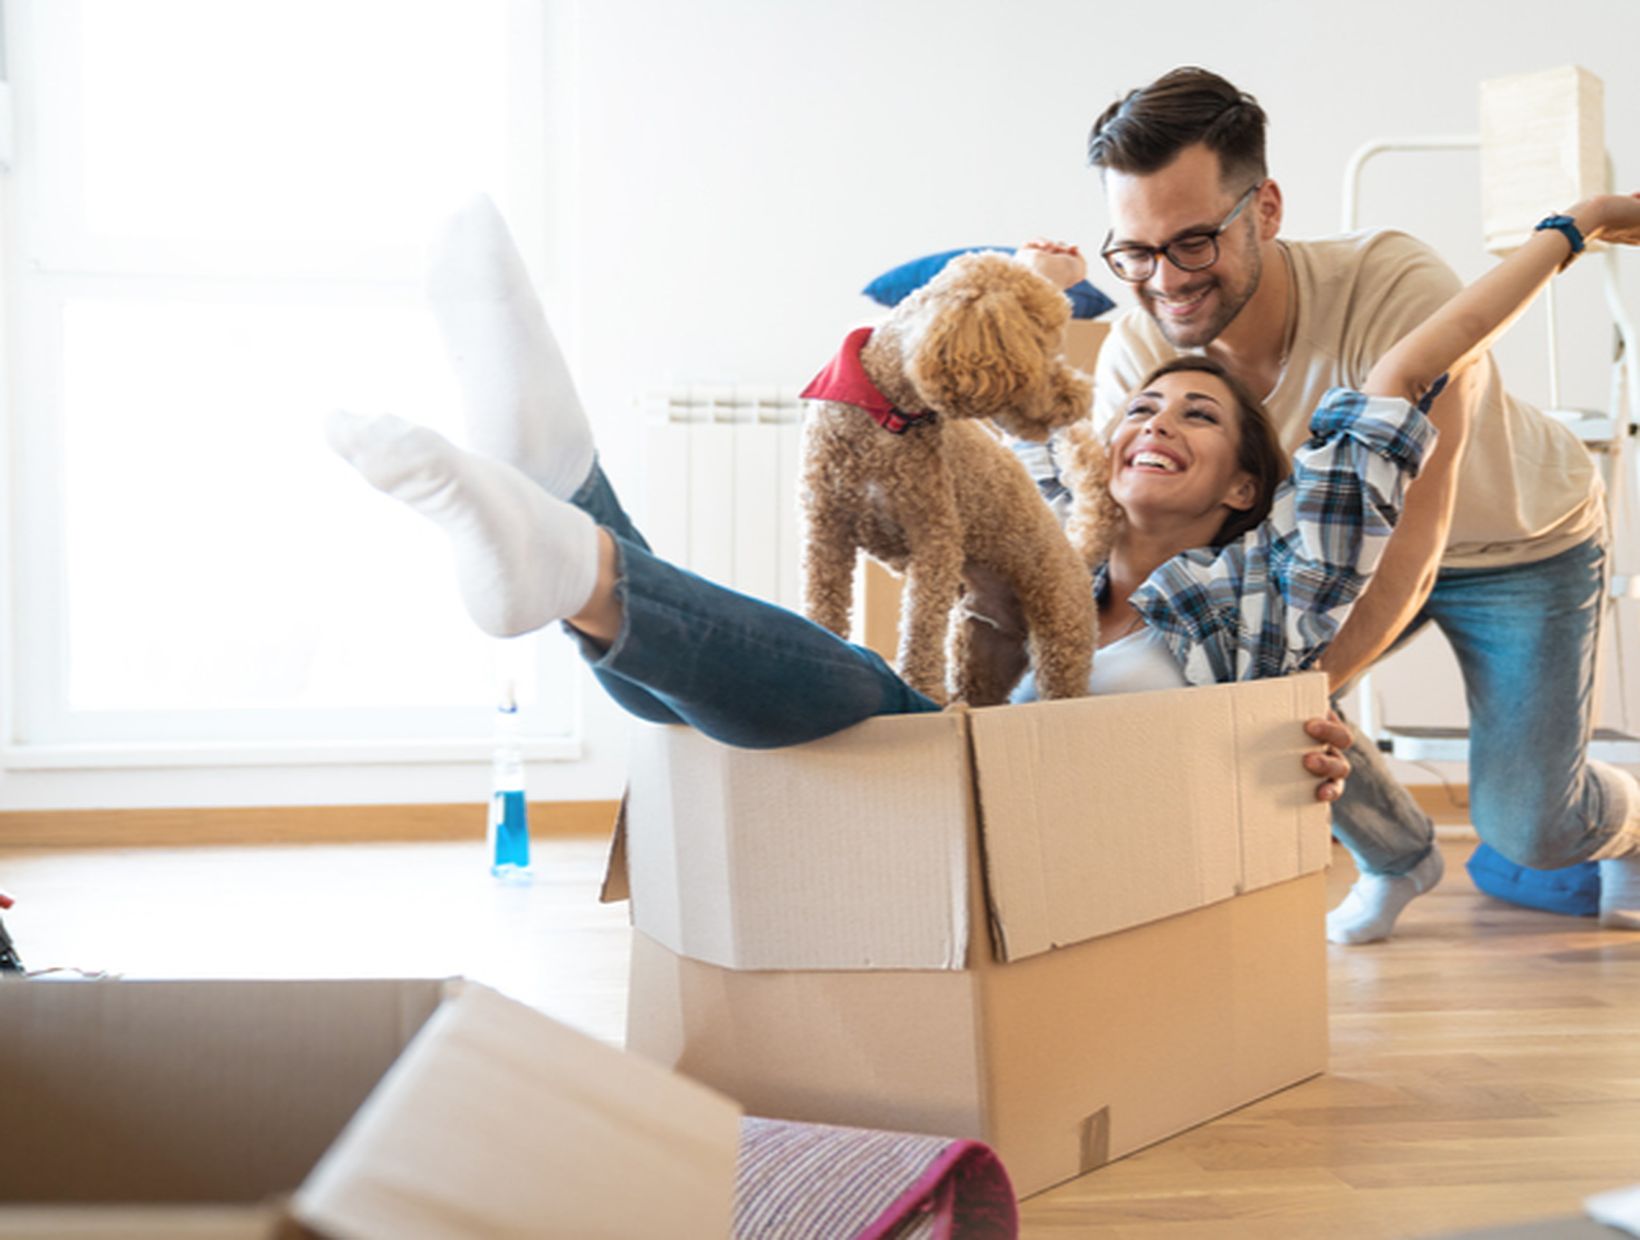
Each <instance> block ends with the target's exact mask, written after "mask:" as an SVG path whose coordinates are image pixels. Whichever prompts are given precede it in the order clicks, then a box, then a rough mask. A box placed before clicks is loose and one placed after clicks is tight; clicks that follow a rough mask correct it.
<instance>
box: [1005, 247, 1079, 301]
mask: <svg viewBox="0 0 1640 1240" xmlns="http://www.w3.org/2000/svg"><path fill="white" fill-rule="evenodd" d="M1015 257H1017V258H1018V259H1019V260H1020V261H1021V262H1023V263H1024V264H1025V265H1026V266H1028V267H1030V268H1031V269H1032V270H1033V271H1035V272H1036V273H1037V274H1038V275H1040V276H1044V277H1046V278H1047V279H1049V280H1051V281H1053V283H1054V284H1056V285H1058V286H1059V287H1060V288H1069V287H1070V286H1071V285H1073V284H1075V283H1077V282H1078V281H1079V280H1085V279H1087V275H1088V262H1087V260H1086V259H1085V258H1083V257H1082V251H1081V250H1079V249H1077V248H1076V247H1075V246H1074V245H1072V244H1070V243H1069V242H1068V241H1050V240H1049V239H1048V238H1047V237H1032V238H1031V239H1030V240H1029V241H1027V242H1026V243H1025V244H1024V245H1022V246H1020V247H1019V249H1018V250H1017V251H1016V253H1015Z"/></svg>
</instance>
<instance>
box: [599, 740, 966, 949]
mask: <svg viewBox="0 0 1640 1240" xmlns="http://www.w3.org/2000/svg"><path fill="white" fill-rule="evenodd" d="M633 745H634V748H633V756H632V762H631V766H630V771H631V786H630V788H629V791H628V797H629V802H628V805H629V812H628V816H627V826H628V831H629V837H628V848H629V854H628V861H629V866H630V874H631V879H632V903H633V909H632V912H633V924H634V925H636V926H637V928H638V929H640V930H642V931H643V932H644V933H645V934H647V935H649V936H650V937H651V938H653V939H655V940H656V941H657V942H659V943H662V944H664V945H665V946H667V947H669V948H671V949H672V950H673V951H675V952H677V953H678V954H680V955H684V956H689V957H692V958H694V959H696V960H704V961H707V962H709V963H712V964H717V965H721V966H723V967H725V968H731V969H959V968H961V967H962V966H963V963H964V960H965V958H966V955H967V941H968V907H967V890H968V832H969V830H970V824H971V822H972V804H971V801H972V791H971V781H970V777H969V764H968V744H967V735H966V721H965V715H964V714H962V713H956V712H948V713H943V714H926V715H898V716H891V717H884V718H878V719H870V720H867V721H866V722H865V723H862V724H859V725H858V726H856V727H853V728H849V729H848V730H846V731H844V732H840V733H838V734H837V735H835V736H830V737H827V738H825V739H824V740H819V741H814V742H811V743H809V744H806V745H795V746H792V747H790V748H787V749H775V750H757V751H754V750H746V749H735V748H732V747H730V746H727V745H721V744H719V743H717V742H716V741H712V740H709V739H708V738H706V737H704V736H701V735H700V734H699V733H697V732H694V731H692V730H690V729H688V728H679V727H667V728H661V727H645V728H640V729H637V730H636V732H635V734H634V738H633Z"/></svg>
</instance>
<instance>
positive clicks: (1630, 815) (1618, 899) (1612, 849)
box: [1589, 758, 1640, 930]
mask: <svg viewBox="0 0 1640 1240" xmlns="http://www.w3.org/2000/svg"><path fill="white" fill-rule="evenodd" d="M1589 769H1590V773H1591V774H1592V775H1594V776H1595V777H1596V778H1598V779H1599V780H1600V782H1601V783H1602V784H1603V785H1604V786H1605V789H1606V795H1607V796H1608V797H1620V798H1621V800H1622V806H1623V810H1624V816H1623V821H1622V822H1621V823H1620V824H1619V826H1618V828H1617V831H1616V832H1615V833H1614V834H1613V835H1612V838H1611V839H1610V840H1608V841H1607V842H1606V843H1605V845H1603V846H1602V847H1601V848H1600V850H1599V851H1598V852H1596V853H1595V857H1596V858H1598V859H1599V861H1600V924H1601V925H1602V926H1605V927H1607V928H1608V929H1612V930H1640V782H1636V780H1635V778H1634V776H1633V775H1631V774H1629V773H1628V772H1627V771H1625V770H1623V769H1622V768H1621V767H1616V766H1610V765H1608V764H1607V763H1604V762H1597V761H1595V760H1594V759H1593V758H1591V759H1589Z"/></svg>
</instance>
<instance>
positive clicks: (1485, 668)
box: [1333, 538, 1624, 875]
mask: <svg viewBox="0 0 1640 1240" xmlns="http://www.w3.org/2000/svg"><path fill="white" fill-rule="evenodd" d="M1606 573H1607V557H1606V550H1605V546H1604V543H1603V541H1602V540H1600V539H1598V538H1596V539H1591V540H1590V541H1588V542H1586V543H1583V544H1581V545H1579V546H1577V547H1573V548H1572V549H1571V550H1569V551H1565V552H1562V553H1561V554H1560V555H1557V556H1553V557H1551V558H1550V559H1547V560H1541V561H1539V562H1537V563H1535V564H1520V565H1514V566H1511V567H1508V568H1498V569H1448V570H1446V571H1444V572H1442V573H1441V574H1440V576H1439V577H1438V578H1437V580H1436V583H1435V588H1434V590H1433V591H1432V592H1431V594H1430V597H1429V601H1428V602H1427V603H1425V604H1424V608H1423V610H1422V611H1421V612H1420V613H1419V614H1418V616H1417V618H1416V619H1414V620H1413V622H1412V624H1411V625H1409V626H1408V628H1407V631H1406V633H1404V634H1403V635H1402V637H1401V638H1400V639H1399V641H1400V642H1404V641H1406V640H1407V639H1408V638H1410V637H1411V636H1412V634H1413V633H1415V632H1416V631H1417V630H1418V629H1419V628H1421V627H1422V626H1423V625H1424V624H1426V623H1428V622H1429V621H1434V622H1435V624H1436V626H1437V627H1438V628H1439V629H1440V630H1441V632H1442V633H1443V634H1445V636H1446V639H1447V641H1448V642H1450V643H1451V645H1452V650H1453V652H1454V653H1455V654H1456V655H1457V658H1458V665H1459V667H1460V669H1461V670H1462V672H1463V679H1464V688H1465V691H1466V694H1467V697H1468V701H1469V795H1470V801H1469V804H1470V820H1471V821H1472V822H1473V823H1474V826H1475V830H1476V831H1477V832H1478V833H1479V834H1480V837H1481V838H1482V839H1483V840H1485V841H1486V842H1487V843H1488V844H1490V845H1491V846H1492V847H1493V848H1495V849H1496V850H1497V851H1498V852H1500V853H1502V854H1503V855H1504V856H1505V857H1507V858H1509V859H1510V860H1511V861H1514V862H1516V863H1518V864H1520V865H1527V866H1534V867H1536V868H1538V869H1558V868H1559V867H1561V866H1567V865H1572V864H1574V863H1576V862H1578V861H1582V860H1584V859H1585V858H1587V857H1588V856H1589V855H1590V854H1591V853H1593V852H1594V851H1595V850H1596V849H1597V848H1599V847H1600V845H1601V844H1602V843H1604V842H1606V840H1608V839H1609V838H1610V837H1611V836H1612V834H1613V833H1614V832H1615V831H1616V830H1617V828H1618V826H1619V825H1620V823H1621V815H1622V813H1623V810H1624V801H1623V797H1622V794H1621V792H1620V791H1618V790H1616V789H1608V788H1607V787H1606V786H1605V785H1604V784H1603V783H1602V781H1601V778H1600V777H1599V776H1598V775H1597V774H1596V772H1594V771H1593V770H1591V769H1590V768H1589V766H1588V764H1587V761H1586V757H1585V755H1586V751H1587V749H1588V744H1589V737H1590V735H1591V733H1592V731H1593V715H1594V703H1593V698H1594V682H1595V661H1596V652H1597V650H1598V647H1599V642H1600V622H1601V617H1602V614H1603V611H1604V606H1605V598H1606ZM1397 644H1399V642H1398V643H1397ZM1349 759H1350V765H1351V767H1352V768H1353V771H1352V773H1351V775H1350V778H1349V782H1348V783H1347V784H1346V785H1345V788H1344V795H1343V797H1342V798H1341V799H1340V800H1339V801H1337V802H1336V803H1335V804H1334V806H1333V834H1334V835H1336V836H1337V837H1338V839H1339V840H1340V842H1342V843H1343V845H1344V846H1345V847H1346V848H1348V849H1349V850H1350V852H1351V853H1352V854H1353V855H1354V857H1355V860H1356V863H1357V864H1358V865H1359V866H1360V867H1361V868H1362V869H1363V870H1365V871H1368V872H1370V873H1375V874H1385V875H1399V874H1405V873H1406V872H1407V871H1408V870H1410V869H1412V868H1413V867H1414V866H1416V865H1417V864H1418V863H1419V862H1420V861H1422V860H1423V859H1424V857H1425V856H1427V855H1428V853H1429V850H1430V848H1431V847H1432V846H1433V843H1434V835H1435V833H1434V827H1433V826H1432V825H1431V823H1430V820H1429V818H1428V816H1427V815H1426V814H1424V812H1423V811H1422V810H1420V809H1419V808H1418V805H1417V803H1416V802H1415V801H1413V799H1412V798H1411V796H1410V795H1408V793H1407V791H1406V789H1405V788H1403V787H1401V785H1400V784H1399V783H1398V782H1397V781H1396V780H1395V779H1394V777H1393V776H1391V775H1390V773H1389V771H1388V768H1387V767H1386V765H1385V760H1384V757H1383V755H1382V754H1380V753H1379V752H1378V750H1377V749H1376V747H1373V746H1371V745H1370V743H1368V744H1365V745H1364V744H1363V743H1362V742H1361V740H1360V738H1359V737H1358V738H1357V740H1356V743H1355V744H1354V745H1353V746H1352V747H1351V749H1350V751H1349Z"/></svg>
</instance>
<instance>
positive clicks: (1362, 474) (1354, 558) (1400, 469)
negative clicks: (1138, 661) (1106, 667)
mask: <svg viewBox="0 0 1640 1240" xmlns="http://www.w3.org/2000/svg"><path fill="white" fill-rule="evenodd" d="M1438 390H1439V389H1437V391H1438ZM1433 395H1434V393H1431V396H1430V397H1426V398H1425V401H1424V403H1425V404H1426V405H1427V404H1428V401H1429V400H1430V399H1431V398H1432V397H1433ZM1435 433H1436V432H1435V428H1434V426H1433V425H1431V424H1430V422H1429V419H1428V418H1426V417H1425V416H1424V415H1423V412H1422V411H1421V410H1420V409H1418V408H1415V407H1414V406H1412V405H1410V404H1408V403H1407V402H1406V401H1404V400H1399V399H1395V398H1393V397H1383V396H1366V395H1363V394H1362V393H1360V392H1354V391H1350V390H1349V389H1347V388H1334V389H1332V390H1331V391H1330V392H1328V393H1327V395H1326V396H1325V397H1324V398H1323V399H1322V401H1321V407H1320V408H1319V409H1317V410H1316V411H1315V414H1314V415H1313V416H1312V417H1311V418H1310V438H1309V440H1308V442H1306V443H1305V444H1304V446H1303V447H1301V448H1300V449H1299V450H1298V451H1297V452H1296V453H1295V454H1294V455H1293V472H1292V474H1291V475H1290V476H1289V477H1288V478H1287V480H1286V481H1285V482H1283V483H1282V484H1281V486H1280V487H1278V488H1277V490H1276V494H1275V500H1274V502H1273V504H1272V505H1271V508H1270V515H1269V517H1268V518H1266V520H1265V521H1264V523H1263V524H1262V525H1260V526H1259V527H1258V528H1257V529H1255V530H1252V531H1249V532H1248V533H1247V534H1245V535H1244V536H1243V537H1242V538H1241V540H1240V541H1238V542H1234V543H1231V544H1229V545H1227V546H1224V547H1202V548H1198V549H1196V550H1193V551H1186V552H1185V553H1184V554H1182V555H1176V556H1174V557H1173V558H1172V559H1171V560H1169V561H1168V562H1167V563H1165V564H1163V565H1162V566H1161V567H1160V568H1158V569H1157V570H1156V571H1155V572H1154V573H1152V574H1151V575H1150V576H1149V577H1148V578H1146V580H1145V582H1144V584H1143V585H1141V586H1140V587H1139V588H1138V589H1137V590H1135V591H1134V592H1133V598H1132V603H1133V607H1134V609H1135V610H1137V611H1138V612H1139V613H1140V615H1142V616H1143V617H1144V620H1145V623H1147V624H1149V625H1150V626H1151V627H1152V628H1154V629H1156V630H1157V631H1158V632H1160V633H1161V635H1162V638H1163V640H1164V641H1165V642H1166V643H1167V646H1168V649H1169V650H1171V651H1172V652H1173V657H1174V658H1176V659H1177V660H1178V661H1179V666H1180V667H1182V668H1183V669H1184V676H1185V680H1186V681H1188V682H1189V683H1190V684H1193V685H1210V684H1222V683H1224V682H1226V681H1232V680H1259V679H1263V678H1265V677H1270V676H1285V675H1287V674H1288V673H1289V672H1296V671H1301V670H1302V669H1304V668H1307V667H1309V666H1310V665H1311V664H1312V663H1314V662H1315V661H1316V660H1317V659H1318V658H1320V657H1321V653H1322V651H1324V650H1326V648H1327V647H1328V645H1329V644H1331V642H1332V640H1333V638H1334V637H1336V636H1337V635H1338V630H1339V628H1340V627H1341V626H1342V625H1343V623H1344V619H1345V617H1347V616H1348V615H1349V613H1350V609H1351V608H1352V607H1353V606H1354V605H1355V600H1356V599H1357V598H1358V597H1360V594H1361V591H1362V590H1363V589H1364V588H1365V587H1366V584H1367V581H1368V580H1369V579H1370V578H1371V577H1372V573H1373V570H1374V569H1375V568H1376V567H1377V566H1378V560H1379V557H1380V556H1382V555H1383V552H1384V544H1385V543H1386V542H1387V541H1388V540H1389V536H1390V532H1391V531H1392V530H1393V529H1394V528H1395V522H1396V520H1397V518H1398V517H1399V516H1400V513H1401V503H1402V497H1403V495H1404V493H1405V489H1406V484H1407V482H1409V481H1410V480H1411V479H1413V478H1415V477H1417V475H1418V470H1419V469H1420V468H1421V467H1422V465H1423V461H1424V457H1425V455H1426V454H1427V453H1428V451H1429V449H1430V447H1431V446H1432V445H1433V444H1434V442H1435ZM1094 584H1095V589H1096V591H1097V592H1098V593H1099V594H1100V596H1101V597H1102V596H1103V593H1104V591H1105V589H1106V588H1107V578H1106V573H1105V569H1104V568H1103V567H1101V568H1100V569H1099V572H1098V573H1097V575H1096V577H1095V583H1094Z"/></svg>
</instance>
